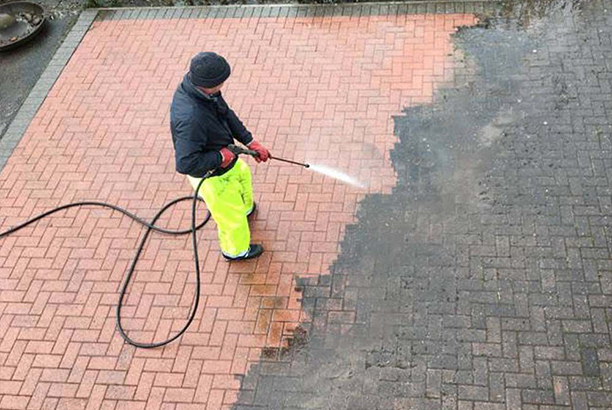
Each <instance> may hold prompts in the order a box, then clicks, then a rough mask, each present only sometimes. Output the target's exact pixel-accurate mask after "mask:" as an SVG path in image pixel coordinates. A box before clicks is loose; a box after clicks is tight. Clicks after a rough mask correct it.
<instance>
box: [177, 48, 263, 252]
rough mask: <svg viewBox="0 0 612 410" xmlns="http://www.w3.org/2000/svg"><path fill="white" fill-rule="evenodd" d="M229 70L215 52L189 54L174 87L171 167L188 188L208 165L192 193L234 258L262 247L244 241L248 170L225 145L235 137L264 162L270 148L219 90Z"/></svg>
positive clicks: (248, 208)
mask: <svg viewBox="0 0 612 410" xmlns="http://www.w3.org/2000/svg"><path fill="white" fill-rule="evenodd" d="M230 72H231V69H230V66H229V64H228V63H227V61H226V60H225V58H223V57H222V56H220V55H218V54H216V53H212V52H202V53H198V54H197V55H195V56H194V57H193V58H192V60H191V64H190V66H189V72H188V73H187V74H186V75H185V77H184V78H183V81H182V83H181V84H180V85H179V86H178V88H177V89H176V91H175V92H174V97H173V99H172V105H171V107H170V129H171V132H172V142H173V143H174V150H175V159H176V170H177V171H178V172H179V173H181V174H185V175H187V177H188V179H189V182H190V183H191V185H192V186H193V187H194V189H195V188H197V186H198V183H199V182H200V180H201V178H202V177H204V176H205V175H206V174H207V173H208V172H209V171H212V175H211V176H210V177H209V178H207V179H206V180H205V181H204V182H203V183H202V187H201V188H200V192H199V193H198V194H199V195H200V197H202V198H203V199H204V201H205V202H206V206H207V207H208V210H209V211H210V213H211V214H212V217H213V219H214V220H215V222H216V223H217V230H218V234H219V244H220V246H221V251H222V253H223V256H224V257H225V258H226V259H227V260H230V261H238V260H246V259H252V258H256V257H258V256H259V255H261V254H262V253H263V247H262V246H261V245H257V244H251V243H250V239H251V235H250V230H249V224H248V220H247V217H248V216H249V215H250V214H251V213H252V212H253V211H254V210H255V203H254V202H253V188H252V185H251V171H250V169H249V167H248V165H247V164H246V162H244V161H243V160H241V159H239V158H238V157H237V155H235V154H234V153H232V152H231V151H230V150H229V149H228V148H227V146H228V145H230V144H233V143H234V138H235V139H236V140H238V141H240V142H241V143H242V144H244V145H246V146H247V147H249V149H251V150H254V151H256V152H257V153H258V156H257V157H255V160H256V161H257V162H266V161H267V160H268V159H269V158H270V152H269V151H268V150H267V149H266V148H265V147H264V146H263V145H261V144H260V143H259V142H257V141H255V140H254V139H253V136H252V135H251V133H250V132H249V131H248V130H247V129H246V128H245V126H244V124H243V123H242V122H241V121H240V119H238V117H237V116H236V114H235V113H234V111H232V110H231V109H230V108H229V107H228V105H227V103H226V102H225V100H224V99H223V97H222V96H221V88H222V87H223V84H224V82H225V80H227V78H228V77H229V76H230Z"/></svg>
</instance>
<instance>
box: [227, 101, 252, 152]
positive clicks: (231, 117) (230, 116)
mask: <svg viewBox="0 0 612 410" xmlns="http://www.w3.org/2000/svg"><path fill="white" fill-rule="evenodd" d="M227 123H228V125H229V127H230V130H231V131H232V136H233V137H234V138H236V139H237V140H238V141H240V142H241V143H243V144H244V145H248V144H250V143H251V141H253V135H251V132H250V131H249V130H247V129H246V127H245V126H244V124H243V123H242V121H240V119H239V118H238V116H237V115H236V113H235V112H234V111H233V110H232V109H231V108H229V109H228V111H227Z"/></svg>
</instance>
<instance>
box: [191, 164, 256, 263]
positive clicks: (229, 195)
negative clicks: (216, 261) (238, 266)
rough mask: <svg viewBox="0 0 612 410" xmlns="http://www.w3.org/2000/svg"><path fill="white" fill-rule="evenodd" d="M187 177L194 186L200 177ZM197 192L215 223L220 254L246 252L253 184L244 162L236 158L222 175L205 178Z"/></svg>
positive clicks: (248, 240) (233, 254)
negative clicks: (248, 216) (233, 163)
mask: <svg viewBox="0 0 612 410" xmlns="http://www.w3.org/2000/svg"><path fill="white" fill-rule="evenodd" d="M188 179H189V182H190V183H191V186H193V189H196V188H197V187H198V184H199V183H200V178H193V177H191V176H188ZM198 194H199V196H200V197H201V198H202V199H204V202H206V207H207V208H208V210H209V211H210V213H211V215H212V217H213V219H214V220H215V222H216V223H217V232H218V234H219V245H220V246H221V251H222V252H223V254H224V255H225V256H228V257H230V258H236V257H239V256H244V255H246V253H247V252H248V250H249V245H250V242H251V231H250V230H249V223H248V220H247V215H248V214H249V213H250V212H251V211H252V210H253V185H252V182H251V170H250V169H249V166H248V165H247V163H246V162H244V161H243V160H241V159H238V161H237V162H236V164H235V165H234V166H233V167H232V169H230V170H229V171H227V172H226V173H225V174H223V175H221V176H217V177H211V178H208V179H206V180H205V181H204V182H203V183H202V186H201V187H200V192H199V193H198Z"/></svg>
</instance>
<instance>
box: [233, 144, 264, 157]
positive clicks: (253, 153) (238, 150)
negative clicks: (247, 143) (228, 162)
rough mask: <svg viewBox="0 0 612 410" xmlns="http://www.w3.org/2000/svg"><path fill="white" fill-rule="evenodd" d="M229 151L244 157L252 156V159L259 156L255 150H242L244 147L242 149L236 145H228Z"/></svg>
mask: <svg viewBox="0 0 612 410" xmlns="http://www.w3.org/2000/svg"><path fill="white" fill-rule="evenodd" d="M227 149H229V150H230V151H232V152H233V153H234V154H236V155H243V154H246V155H250V156H252V157H256V156H258V155H259V154H258V153H257V151H253V150H251V149H247V148H242V147H240V146H238V145H235V144H230V145H228V146H227Z"/></svg>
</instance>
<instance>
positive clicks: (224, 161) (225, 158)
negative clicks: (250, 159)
mask: <svg viewBox="0 0 612 410" xmlns="http://www.w3.org/2000/svg"><path fill="white" fill-rule="evenodd" d="M219 153H220V154H221V168H227V167H228V166H229V164H231V163H232V161H233V160H234V159H235V158H236V154H234V153H233V152H232V151H230V150H229V149H227V148H221V150H219Z"/></svg>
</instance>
